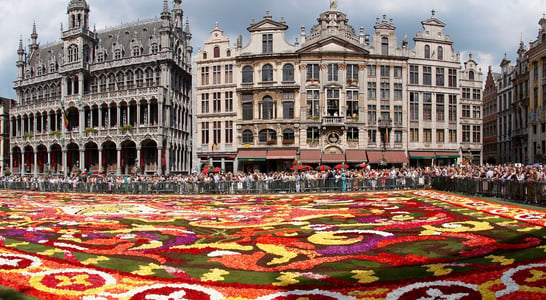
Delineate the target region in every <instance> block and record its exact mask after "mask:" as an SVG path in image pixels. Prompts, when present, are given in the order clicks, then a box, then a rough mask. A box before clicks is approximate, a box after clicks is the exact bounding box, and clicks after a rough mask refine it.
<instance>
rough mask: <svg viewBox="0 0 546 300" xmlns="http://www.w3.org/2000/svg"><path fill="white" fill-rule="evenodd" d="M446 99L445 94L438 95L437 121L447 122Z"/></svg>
mask: <svg viewBox="0 0 546 300" xmlns="http://www.w3.org/2000/svg"><path fill="white" fill-rule="evenodd" d="M445 110H446V108H445V99H444V95H443V94H436V120H437V121H445Z"/></svg>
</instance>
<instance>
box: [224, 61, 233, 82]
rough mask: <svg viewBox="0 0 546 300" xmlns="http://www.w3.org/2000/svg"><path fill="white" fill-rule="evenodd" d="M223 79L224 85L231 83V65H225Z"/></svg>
mask: <svg viewBox="0 0 546 300" xmlns="http://www.w3.org/2000/svg"><path fill="white" fill-rule="evenodd" d="M225 77H226V78H225V79H226V83H233V65H226V68H225Z"/></svg>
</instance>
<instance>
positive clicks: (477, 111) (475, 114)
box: [472, 105, 482, 119]
mask: <svg viewBox="0 0 546 300" xmlns="http://www.w3.org/2000/svg"><path fill="white" fill-rule="evenodd" d="M472 118H474V119H481V118H482V108H481V107H480V106H478V105H474V106H473V107H472Z"/></svg>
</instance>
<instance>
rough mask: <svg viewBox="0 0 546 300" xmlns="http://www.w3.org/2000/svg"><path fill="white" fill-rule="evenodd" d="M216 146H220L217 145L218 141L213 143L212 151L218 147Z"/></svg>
mask: <svg viewBox="0 0 546 300" xmlns="http://www.w3.org/2000/svg"><path fill="white" fill-rule="evenodd" d="M216 147H218V145H216V143H212V151H214V149H216Z"/></svg>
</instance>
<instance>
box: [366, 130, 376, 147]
mask: <svg viewBox="0 0 546 300" xmlns="http://www.w3.org/2000/svg"><path fill="white" fill-rule="evenodd" d="M376 143H377V130H375V129H370V130H368V144H370V145H374V144H376Z"/></svg>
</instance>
